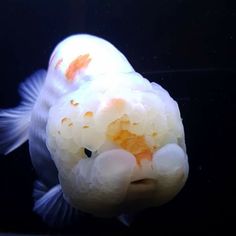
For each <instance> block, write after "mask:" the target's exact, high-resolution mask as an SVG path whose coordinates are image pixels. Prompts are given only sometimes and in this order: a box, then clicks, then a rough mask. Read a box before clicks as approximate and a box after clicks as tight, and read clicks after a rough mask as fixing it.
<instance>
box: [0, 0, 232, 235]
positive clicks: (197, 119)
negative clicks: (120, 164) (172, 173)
mask: <svg viewBox="0 0 236 236" xmlns="http://www.w3.org/2000/svg"><path fill="white" fill-rule="evenodd" d="M233 2H234V1H223V0H215V1H213V0H212V1H211V0H206V1H201V0H200V1H188V0H159V1H155V0H153V1H134V0H127V1H125V0H121V1H110V0H101V1H98V0H94V1H92V0H88V1H85V0H84V1H75V0H67V1H66V0H59V1H56V0H52V1H46V0H41V1H30V0H28V1H27V0H6V1H4V2H1V3H0V13H1V14H0V62H1V64H0V69H1V79H0V82H1V85H0V107H12V106H15V105H17V103H18V101H19V96H18V94H17V86H18V84H19V83H20V82H21V81H23V80H24V78H25V77H26V76H28V75H30V74H31V73H32V72H34V71H35V70H37V69H39V68H46V67H47V63H48V59H49V56H50V54H51V52H52V50H53V48H54V46H55V45H56V44H57V43H58V42H59V41H60V40H62V39H63V38H65V37H66V36H68V35H71V34H76V33H90V34H94V35H97V36H100V37H103V38H105V39H107V40H108V41H110V42H112V43H113V44H114V45H115V46H116V47H117V48H118V49H119V50H121V51H122V52H123V53H124V54H125V55H126V56H127V58H128V60H129V61H130V62H131V64H132V65H133V67H134V68H135V69H136V70H137V71H138V72H140V73H142V74H143V75H144V76H145V77H147V78H148V79H149V80H151V81H156V82H158V83H160V84H161V85H162V86H163V87H164V88H166V89H167V90H168V91H169V92H170V94H171V95H172V96H173V97H174V98H175V99H176V100H177V101H178V103H179V106H180V110H181V114H182V117H183V122H184V125H185V130H186V142H187V148H188V155H189V163H190V176H189V180H188V182H187V184H186V186H185V188H184V189H183V191H182V192H181V193H180V194H179V195H178V196H177V197H176V198H175V199H174V200H173V201H172V202H170V203H169V204H167V205H165V206H163V207H160V208H156V209H150V210H147V211H145V212H144V213H142V214H140V215H139V216H138V219H137V220H136V221H135V222H134V223H133V225H132V226H131V227H130V228H129V229H126V228H123V226H121V225H120V224H119V223H117V222H116V221H115V220H114V221H113V220H111V221H109V223H108V222H104V221H100V220H95V219H94V220H91V221H89V222H85V223H84V224H83V227H81V231H80V230H79V232H82V234H83V235H84V234H85V235H88V234H95V233H96V234H97V233H98V232H102V233H103V234H105V233H107V234H110V233H111V234H116V235H121V234H130V233H138V232H151V231H152V230H154V232H163V233H175V232H186V231H187V232H191V233H193V232H218V231H219V230H223V231H227V230H229V229H230V228H233V223H232V221H233V216H234V208H235V202H234V201H235V194H234V191H235V180H236V178H235V177H236V176H235V172H236V171H235V169H236V161H235V158H236V155H235V144H234V142H235V87H234V84H235V82H234V81H235V76H236V72H235V65H236V59H235V53H236V50H235V49H236V46H235V42H236V40H235V37H236V30H235V22H236V9H235V6H234V4H233ZM27 148H28V147H27V144H25V145H23V146H22V147H21V148H19V149H18V150H16V151H14V152H13V153H11V154H10V155H9V156H8V157H7V158H3V159H1V160H0V231H2V232H9V231H10V232H24V233H25V232H35V233H49V232H54V233H55V232H56V231H53V230H51V229H48V228H47V227H46V226H45V225H44V224H43V223H42V222H41V220H40V219H39V218H38V217H37V216H35V215H34V214H33V213H32V211H31V208H32V197H31V191H32V184H33V181H34V180H35V178H36V176H35V173H34V171H33V169H32V166H31V164H30V159H29V155H28V149H27ZM77 230H78V229H70V230H68V231H67V229H66V230H64V231H63V232H62V233H64V234H68V232H70V233H74V232H77ZM234 231H235V229H234Z"/></svg>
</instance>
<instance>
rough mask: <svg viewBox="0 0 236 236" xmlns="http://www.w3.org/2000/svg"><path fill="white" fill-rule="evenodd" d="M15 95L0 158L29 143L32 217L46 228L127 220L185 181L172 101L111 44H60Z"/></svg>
mask: <svg viewBox="0 0 236 236" xmlns="http://www.w3.org/2000/svg"><path fill="white" fill-rule="evenodd" d="M20 95H21V97H22V102H21V104H20V105H19V106H18V107H16V108H13V109H6V110H0V152H2V153H5V154H8V153H9V152H11V151H13V150H14V149H16V148H17V147H19V146H20V145H21V144H23V143H24V142H25V141H27V140H28V141H29V151H30V156H31V159H32V164H33V166H34V168H35V170H36V172H37V175H38V181H36V183H35V189H34V197H35V204H34V211H35V212H36V213H38V214H39V215H40V216H41V217H42V218H43V219H44V220H45V221H46V222H47V223H48V224H50V225H54V226H60V225H64V224H67V223H69V222H71V221H72V218H73V217H75V216H76V215H78V214H76V213H78V212H83V213H88V214H92V215H95V216H98V217H113V216H118V217H119V216H120V219H123V220H124V221H125V219H126V218H125V217H123V216H125V215H128V214H133V213H135V212H137V211H139V210H142V209H144V208H148V207H154V206H159V205H161V204H164V203H166V202H168V201H169V200H171V199H172V198H173V197H174V196H175V195H176V194H177V193H178V192H179V191H180V190H181V188H182V187H183V185H184V184H185V182H186V179H187V176H188V169H189V167H188V158H187V154H186V147H185V138H184V128H183V124H182V120H181V116H180V112H179V108H178V105H177V103H176V102H175V101H174V100H173V99H172V98H171V97H170V95H169V93H168V92H167V91H166V90H165V89H163V88H162V87H161V86H160V85H158V84H156V83H150V82H149V81H148V80H147V79H145V78H143V77H142V76H141V75H140V74H139V73H137V72H135V71H134V69H133V68H132V66H131V65H130V64H129V62H128V61H127V59H126V58H125V57H124V55H123V54H122V53H121V52H119V51H118V50H117V49H116V48H115V47H114V46H113V45H112V44H110V43H109V42H107V41H105V40H103V39H101V38H98V37H94V36H90V35H85V34H84V35H83V34H81V35H74V36H71V37H68V38H66V39H65V40H63V41H62V42H61V43H59V44H58V46H57V47H56V48H55V50H54V51H53V53H52V56H51V58H50V62H49V67H48V70H47V71H43V70H41V71H39V72H36V73H35V74H34V75H32V76H31V77H30V78H29V79H27V80H26V81H25V82H24V83H22V84H21V86H20ZM122 217H123V218H122ZM126 223H127V222H126Z"/></svg>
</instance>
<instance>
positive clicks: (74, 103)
mask: <svg viewBox="0 0 236 236" xmlns="http://www.w3.org/2000/svg"><path fill="white" fill-rule="evenodd" d="M70 104H71V105H72V106H75V107H76V106H78V105H79V103H78V102H76V101H75V100H73V99H72V100H70Z"/></svg>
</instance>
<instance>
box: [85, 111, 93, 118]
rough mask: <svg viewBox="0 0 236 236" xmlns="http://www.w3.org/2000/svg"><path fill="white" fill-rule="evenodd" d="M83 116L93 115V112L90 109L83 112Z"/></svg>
mask: <svg viewBox="0 0 236 236" xmlns="http://www.w3.org/2000/svg"><path fill="white" fill-rule="evenodd" d="M84 116H85V117H92V116H93V112H92V111H87V112H86V113H85V114H84Z"/></svg>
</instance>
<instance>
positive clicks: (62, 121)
mask: <svg viewBox="0 0 236 236" xmlns="http://www.w3.org/2000/svg"><path fill="white" fill-rule="evenodd" d="M68 120H69V119H68V118H67V117H64V118H63V119H61V123H62V124H64V123H65V122H67V121H68Z"/></svg>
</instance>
